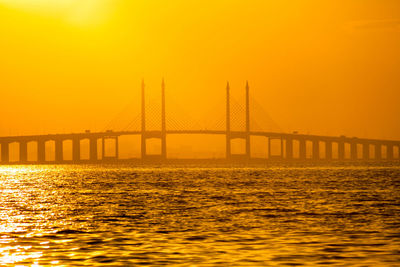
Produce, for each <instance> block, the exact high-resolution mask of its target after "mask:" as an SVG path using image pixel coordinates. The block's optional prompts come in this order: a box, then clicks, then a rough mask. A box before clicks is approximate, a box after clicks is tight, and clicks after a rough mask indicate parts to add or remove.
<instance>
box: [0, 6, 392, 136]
mask: <svg viewBox="0 0 400 267" xmlns="http://www.w3.org/2000/svg"><path fill="white" fill-rule="evenodd" d="M55 2H56V3H57V4H54V3H55ZM399 48H400V1H398V0H332V1H329V0H325V1H320V0H301V1H300V0H299V1H296V0H290V1H289V0H287V1H285V0H279V1H278V0H276V1H272V0H252V1H244V0H242V1H238V0H212V1H211V0H210V1H209V0H202V1H187V0H186V1H184V0H169V1H161V0H159V1H156V0H146V1H144V0H143V1H136V0H63V1H51V0H0V59H1V61H0V62H1V64H0V73H1V75H0V77H1V78H0V92H1V105H0V112H1V114H2V116H1V117H0V134H1V135H10V134H11V135H20V134H29V133H47V132H77V131H83V130H85V129H92V130H102V129H103V128H104V127H105V126H106V125H107V124H108V122H109V121H110V120H112V119H113V118H114V117H115V116H117V115H118V114H119V113H120V112H121V110H123V109H124V108H125V107H126V106H127V105H133V107H134V108H133V111H132V119H133V117H135V116H136V115H137V112H138V111H139V105H140V99H139V97H140V83H141V79H142V78H144V79H145V81H146V84H147V95H148V98H149V99H152V98H154V99H157V98H159V94H160V92H159V86H160V83H161V78H162V77H164V78H165V80H166V84H167V98H168V100H167V104H168V107H167V112H169V114H173V113H178V112H179V111H180V110H181V109H178V108H177V107H176V106H175V103H178V104H179V105H180V106H181V107H182V108H184V109H186V114H191V116H194V117H196V116H197V117H201V116H203V117H206V118H211V117H218V116H222V117H223V115H224V114H223V112H224V103H223V97H224V93H225V84H226V81H227V80H229V81H230V82H231V87H232V94H233V96H234V97H235V98H236V99H238V100H240V97H241V96H243V93H244V92H243V90H244V85H245V81H246V80H249V82H250V85H251V94H252V96H253V97H254V98H255V99H257V101H258V103H259V104H261V105H262V106H263V108H264V109H265V110H266V111H267V112H268V113H269V115H270V116H271V117H272V118H273V119H274V121H276V122H277V124H279V126H280V128H281V129H282V130H284V131H290V132H291V131H294V130H297V131H299V132H309V133H315V134H329V135H340V134H344V135H348V136H359V137H374V138H387V139H400V119H399V115H400V74H399V71H400V49H399ZM218 104H219V105H220V108H219V109H215V110H213V111H212V112H214V113H215V114H213V113H210V108H212V107H213V105H218ZM207 112H208V113H207ZM203 113H204V114H208V115H203ZM210 114H211V115H210ZM124 116H127V115H126V114H125V115H124ZM128 117H129V116H128ZM127 120H128V121H129V120H130V119H129V118H128V119H127Z"/></svg>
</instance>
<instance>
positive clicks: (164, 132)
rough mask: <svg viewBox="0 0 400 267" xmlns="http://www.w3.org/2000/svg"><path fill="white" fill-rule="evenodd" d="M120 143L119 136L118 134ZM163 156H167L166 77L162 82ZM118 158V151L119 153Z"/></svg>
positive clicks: (164, 157)
mask: <svg viewBox="0 0 400 267" xmlns="http://www.w3.org/2000/svg"><path fill="white" fill-rule="evenodd" d="M117 144H118V136H117ZM161 157H162V158H163V159H166V158H167V124H166V113H165V83H164V79H163V80H162V83H161ZM117 159H118V153H117Z"/></svg>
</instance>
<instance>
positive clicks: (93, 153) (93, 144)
mask: <svg viewBox="0 0 400 267" xmlns="http://www.w3.org/2000/svg"><path fill="white" fill-rule="evenodd" d="M89 142H90V155H89V160H90V161H92V162H94V161H97V138H96V137H92V138H90V141H89Z"/></svg>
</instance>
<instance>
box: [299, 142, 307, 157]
mask: <svg viewBox="0 0 400 267" xmlns="http://www.w3.org/2000/svg"><path fill="white" fill-rule="evenodd" d="M299 142H300V145H299V149H300V151H299V155H300V160H306V158H307V150H306V149H307V148H306V140H305V139H300V140H299Z"/></svg>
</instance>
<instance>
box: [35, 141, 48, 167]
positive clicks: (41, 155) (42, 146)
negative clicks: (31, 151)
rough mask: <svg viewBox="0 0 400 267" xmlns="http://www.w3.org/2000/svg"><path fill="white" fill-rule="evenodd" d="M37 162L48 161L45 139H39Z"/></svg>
mask: <svg viewBox="0 0 400 267" xmlns="http://www.w3.org/2000/svg"><path fill="white" fill-rule="evenodd" d="M37 162H38V163H45V162H46V142H45V140H41V139H39V140H38V141H37Z"/></svg>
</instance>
